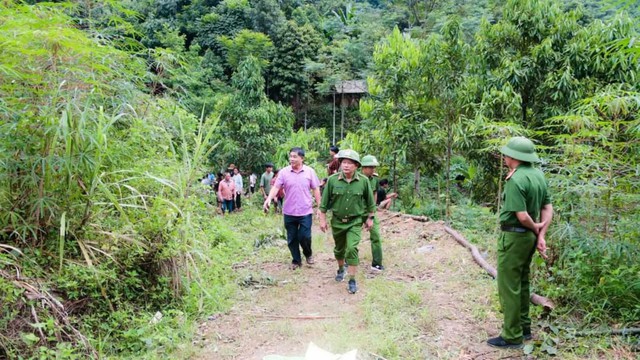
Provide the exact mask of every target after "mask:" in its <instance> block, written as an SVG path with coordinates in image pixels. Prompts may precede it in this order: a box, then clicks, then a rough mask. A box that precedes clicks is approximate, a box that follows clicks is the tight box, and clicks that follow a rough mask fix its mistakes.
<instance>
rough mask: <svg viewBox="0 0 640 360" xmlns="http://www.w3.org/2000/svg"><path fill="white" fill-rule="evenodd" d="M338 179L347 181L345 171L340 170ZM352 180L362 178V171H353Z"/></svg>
mask: <svg viewBox="0 0 640 360" xmlns="http://www.w3.org/2000/svg"><path fill="white" fill-rule="evenodd" d="M338 180H344V181H347V179H346V177H345V176H344V171H342V170H340V171H339V172H338ZM351 180H360V173H359V172H358V170H356V171H355V172H354V173H353V177H352V178H351Z"/></svg>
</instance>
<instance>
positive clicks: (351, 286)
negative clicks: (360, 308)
mask: <svg viewBox="0 0 640 360" xmlns="http://www.w3.org/2000/svg"><path fill="white" fill-rule="evenodd" d="M347 289H348V290H349V294H355V293H356V291H358V286H356V280H355V279H351V280H349V287H348V288H347Z"/></svg>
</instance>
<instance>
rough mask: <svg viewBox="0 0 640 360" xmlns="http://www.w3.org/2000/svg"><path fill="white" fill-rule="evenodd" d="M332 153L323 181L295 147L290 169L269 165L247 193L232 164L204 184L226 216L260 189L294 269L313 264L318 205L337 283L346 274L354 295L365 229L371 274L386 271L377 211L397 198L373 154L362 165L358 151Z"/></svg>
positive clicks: (253, 177) (251, 179)
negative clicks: (280, 220) (276, 216)
mask: <svg viewBox="0 0 640 360" xmlns="http://www.w3.org/2000/svg"><path fill="white" fill-rule="evenodd" d="M329 153H330V158H329V161H328V162H327V173H328V175H329V176H328V177H327V178H324V179H322V181H321V180H319V179H318V176H317V174H316V172H315V170H314V169H313V168H311V167H309V166H307V165H305V164H304V160H305V155H306V154H305V151H304V149H302V148H300V147H294V148H292V149H291V150H290V152H289V165H288V166H286V167H284V168H282V169H280V170H276V169H275V167H274V165H273V164H272V163H267V164H265V165H264V167H265V170H264V173H263V174H262V175H261V176H260V179H259V181H258V177H257V175H256V174H255V173H251V174H250V175H249V187H248V189H247V191H246V192H244V193H243V188H244V187H243V185H244V184H243V179H242V174H241V172H240V169H239V168H238V167H236V166H235V165H234V164H231V165H229V167H228V169H227V171H225V172H224V173H220V174H218V177H217V178H216V177H213V176H212V174H209V175H208V176H206V177H204V178H203V179H202V183H203V184H205V185H209V186H211V187H212V189H213V192H214V193H215V194H216V197H217V201H218V203H219V208H220V209H221V211H222V214H224V213H225V212H226V213H231V212H234V211H239V210H240V209H241V208H242V196H252V195H253V194H254V193H255V192H256V187H258V189H259V190H258V191H259V192H260V194H261V195H262V196H263V198H264V203H263V209H264V211H265V212H268V211H269V210H270V209H271V207H273V208H274V209H275V212H276V213H282V214H283V216H284V225H285V229H286V231H287V244H288V247H289V251H290V253H291V257H292V260H291V269H293V270H295V269H298V268H300V267H301V266H302V261H303V258H302V257H303V256H304V258H305V259H306V263H307V264H309V265H312V264H314V263H315V258H314V256H313V249H312V246H311V239H312V235H311V227H312V223H313V213H314V207H315V209H316V212H317V216H318V219H319V221H320V229H321V230H322V231H323V232H326V231H327V230H328V228H329V226H328V223H327V216H326V213H327V212H328V211H331V212H332V217H331V220H330V225H331V231H332V233H333V238H334V242H335V245H334V257H335V259H336V262H337V265H338V270H337V273H336V276H335V280H336V281H343V280H344V279H345V277H347V276H348V280H349V281H348V284H349V285H348V288H347V289H348V291H349V293H351V294H354V293H355V292H356V291H357V285H356V279H355V276H356V269H357V267H358V265H359V262H360V261H359V256H358V245H359V243H360V238H361V235H362V232H361V230H362V228H364V229H365V230H368V231H370V239H371V253H372V264H371V270H373V271H383V270H384V266H383V264H382V239H381V237H380V229H379V227H380V225H379V222H378V220H377V219H376V218H375V213H376V209H377V208H378V207H379V208H381V209H389V207H390V206H391V202H392V201H393V199H395V198H397V194H396V193H388V192H387V191H388V188H389V182H388V181H387V180H386V179H382V180H380V181H379V179H378V175H377V174H376V173H375V170H376V167H377V166H379V163H378V160H377V159H376V158H375V156H373V155H367V156H365V157H363V158H362V161H361V160H360V155H359V154H358V153H357V152H355V151H354V150H342V151H340V149H338V147H336V146H331V147H330V151H329Z"/></svg>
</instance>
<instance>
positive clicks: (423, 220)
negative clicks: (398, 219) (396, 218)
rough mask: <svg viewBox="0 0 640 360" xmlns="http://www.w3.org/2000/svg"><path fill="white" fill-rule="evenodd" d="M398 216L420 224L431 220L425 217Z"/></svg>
mask: <svg viewBox="0 0 640 360" xmlns="http://www.w3.org/2000/svg"><path fill="white" fill-rule="evenodd" d="M400 216H402V217H403V218H407V219H411V220H415V221H420V222H429V221H431V219H429V218H428V217H426V216H418V215H409V214H402V215H400Z"/></svg>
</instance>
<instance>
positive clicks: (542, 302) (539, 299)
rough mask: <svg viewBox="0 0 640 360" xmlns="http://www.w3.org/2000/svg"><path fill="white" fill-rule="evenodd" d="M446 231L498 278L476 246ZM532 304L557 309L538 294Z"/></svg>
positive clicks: (455, 232)
mask: <svg viewBox="0 0 640 360" xmlns="http://www.w3.org/2000/svg"><path fill="white" fill-rule="evenodd" d="M444 230H445V231H446V232H447V233H448V234H449V235H451V236H452V237H453V238H454V239H455V240H456V241H457V242H458V243H459V244H460V245H462V246H464V247H465V248H467V249H468V250H469V251H470V252H471V256H472V257H473V260H475V262H476V263H477V264H478V265H480V267H482V268H483V269H484V270H485V271H486V272H487V273H489V275H491V276H492V277H493V278H495V277H496V276H497V274H498V272H497V271H496V269H495V268H494V267H493V266H491V265H490V264H489V263H488V262H487V261H486V260H485V259H484V258H483V257H482V255H480V252H479V251H478V248H477V247H475V246H474V245H471V243H469V242H468V241H467V240H466V239H465V238H464V237H463V236H462V235H460V233H458V232H457V231H455V230H453V229H452V228H450V227H448V226H445V227H444ZM531 302H532V303H534V304H536V305H540V306H542V307H544V308H545V310H547V311H550V310H553V308H555V304H554V303H553V301H551V300H549V299H548V298H546V297H544V296H540V295H538V294H534V293H531Z"/></svg>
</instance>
